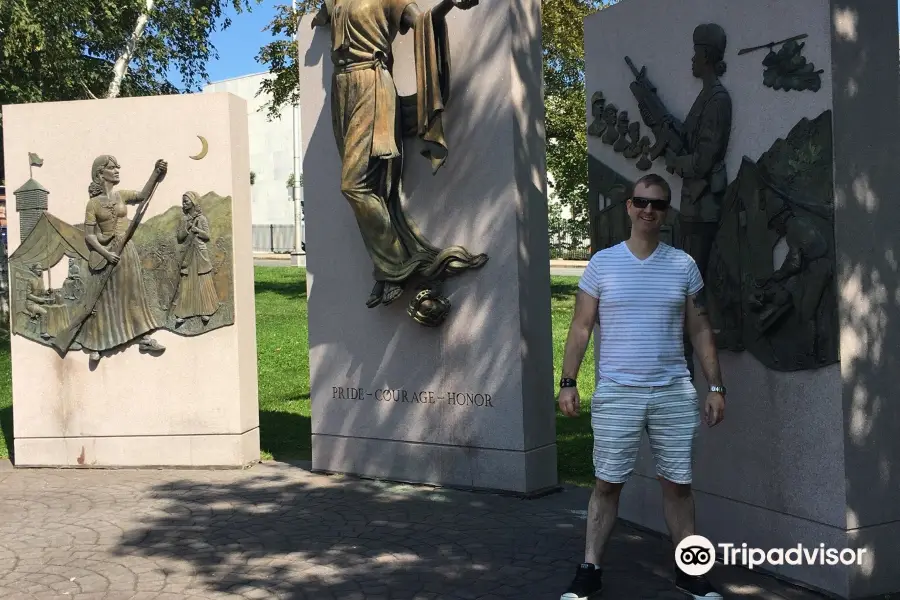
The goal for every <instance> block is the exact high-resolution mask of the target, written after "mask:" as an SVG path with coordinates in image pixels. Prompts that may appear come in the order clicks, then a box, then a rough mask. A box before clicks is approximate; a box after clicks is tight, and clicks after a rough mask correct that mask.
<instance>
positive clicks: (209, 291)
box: [175, 211, 219, 319]
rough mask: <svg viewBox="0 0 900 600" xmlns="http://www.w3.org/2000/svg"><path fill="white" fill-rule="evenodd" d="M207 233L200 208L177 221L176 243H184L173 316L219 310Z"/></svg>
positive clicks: (207, 229) (195, 315)
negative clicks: (192, 229)
mask: <svg viewBox="0 0 900 600" xmlns="http://www.w3.org/2000/svg"><path fill="white" fill-rule="evenodd" d="M191 225H193V226H194V227H195V228H197V229H199V230H200V231H201V232H202V236H201V235H200V234H196V233H188V228H189V227H190V226H191ZM209 234H210V229H209V220H208V219H207V218H206V217H205V216H204V215H203V214H202V213H200V212H199V211H198V212H197V213H195V214H189V215H185V216H184V217H183V218H182V219H181V222H179V224H178V231H177V233H176V236H177V239H178V243H179V244H185V249H184V255H183V256H182V257H181V283H180V285H179V286H178V296H177V297H176V299H175V316H176V317H178V318H179V319H189V318H191V317H208V316H210V315H212V314H214V313H215V312H216V311H217V310H218V309H219V296H218V294H217V293H216V286H215V283H214V282H213V266H212V261H211V260H210V258H209V248H207V246H206V240H208V239H209ZM204 238H205V239H204Z"/></svg>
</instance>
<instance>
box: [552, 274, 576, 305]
mask: <svg viewBox="0 0 900 600" xmlns="http://www.w3.org/2000/svg"><path fill="white" fill-rule="evenodd" d="M577 291H578V278H577V277H551V278H550V297H551V298H552V299H553V300H555V301H570V302H574V301H575V293H576V292H577Z"/></svg>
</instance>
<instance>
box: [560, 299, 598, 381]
mask: <svg viewBox="0 0 900 600" xmlns="http://www.w3.org/2000/svg"><path fill="white" fill-rule="evenodd" d="M598 303H599V301H598V300H597V298H594V297H593V296H591V295H590V294H588V293H587V292H585V291H584V290H578V293H577V295H576V296H575V312H574V314H573V315H572V323H571V324H570V325H569V335H568V336H567V337H566V349H565V354H563V364H562V376H563V377H568V378H570V379H578V371H579V370H580V369H581V361H582V360H584V353H585V352H586V351H587V345H588V342H589V341H590V340H591V332H592V331H593V330H594V323H596V322H597V306H598Z"/></svg>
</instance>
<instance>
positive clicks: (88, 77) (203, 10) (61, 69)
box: [0, 0, 260, 179]
mask: <svg viewBox="0 0 900 600" xmlns="http://www.w3.org/2000/svg"><path fill="white" fill-rule="evenodd" d="M259 1H260V0H65V1H64V2H60V1H58V0H0V104H18V103H27V102H52V101H59V100H79V99H86V98H97V97H103V96H106V97H116V96H119V95H122V96H147V95H156V94H175V93H179V92H181V91H196V90H199V88H200V85H201V84H202V83H204V82H205V81H206V80H207V79H208V75H207V72H206V64H207V61H208V60H209V59H210V58H214V57H216V56H217V53H216V49H215V47H214V46H213V45H212V44H211V43H210V41H209V38H210V34H211V33H212V32H214V31H216V30H218V29H220V28H222V29H224V28H226V27H228V26H229V25H230V23H231V21H230V19H229V18H228V17H227V16H225V10H226V9H227V8H229V7H231V8H233V9H234V11H235V12H236V13H241V12H242V11H243V10H250V8H251V2H253V3H258V2H259ZM173 71H175V72H177V73H178V74H179V75H180V76H181V79H182V86H181V88H179V86H176V85H175V84H174V83H172V82H171V81H169V79H168V75H169V73H171V72H173ZM0 128H2V119H0ZM0 138H2V130H0ZM2 170H3V161H2V144H0V179H2Z"/></svg>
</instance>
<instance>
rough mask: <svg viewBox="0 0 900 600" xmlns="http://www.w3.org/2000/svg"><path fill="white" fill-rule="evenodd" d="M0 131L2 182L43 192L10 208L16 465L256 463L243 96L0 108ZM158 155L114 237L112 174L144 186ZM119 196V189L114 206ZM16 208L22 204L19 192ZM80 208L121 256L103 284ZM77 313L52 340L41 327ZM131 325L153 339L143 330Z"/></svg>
mask: <svg viewBox="0 0 900 600" xmlns="http://www.w3.org/2000/svg"><path fill="white" fill-rule="evenodd" d="M3 142H4V150H5V155H4V156H5V160H6V178H7V182H8V184H9V187H10V189H23V188H24V189H25V190H26V191H27V190H28V189H30V188H33V189H40V190H44V192H47V191H49V194H47V196H48V201H47V206H46V209H44V210H41V211H40V212H39V214H37V215H24V216H23V215H22V211H20V214H19V215H16V214H15V213H14V212H13V211H12V210H11V211H10V218H9V273H10V282H11V285H10V289H11V312H12V329H13V335H12V336H11V350H12V394H13V426H14V437H15V456H14V463H15V465H16V466H28V467H31V466H47V467H65V466H75V467H171V466H184V467H241V466H243V465H247V464H249V463H252V462H256V461H258V460H259V443H260V442H259V409H258V403H257V365H256V321H255V316H256V315H255V308H254V295H253V294H254V293H253V259H252V253H251V248H252V244H251V220H250V201H249V200H250V184H249V174H250V166H249V152H248V132H247V109H246V103H245V102H244V100H242V99H240V98H238V97H236V96H232V95H230V94H202V95H201V94H197V95H173V96H162V97H149V98H121V99H113V100H85V101H79V102H53V103H42V104H27V105H13V106H4V107H3ZM29 153H33V154H34V156H32V157H31V159H30V157H29ZM29 159H30V160H29ZM160 159H161V160H163V161H165V162H166V163H167V168H166V172H165V176H164V178H162V179H161V180H157V186H156V187H155V189H153V192H152V196H151V197H150V200H149V203H147V204H146V212H144V214H143V218H142V220H141V221H140V225H139V226H138V227H137V228H136V229H135V231H134V235H133V237H131V238H130V241H129V242H128V246H126V248H125V250H122V249H120V248H118V247H117V246H114V245H113V244H119V242H118V241H117V240H118V239H120V238H113V237H112V236H111V235H107V234H109V232H110V231H117V232H119V234H123V233H124V232H125V231H126V230H127V229H128V227H129V225H128V224H129V223H130V222H131V221H130V220H131V219H134V217H135V215H136V211H137V210H139V209H140V206H139V204H140V198H135V197H134V196H133V195H132V194H129V192H127V190H131V191H138V192H139V191H141V190H143V189H145V185H146V184H147V182H148V176H150V180H151V181H152V180H153V177H154V176H153V175H151V173H155V165H156V164H157V161H158V160H160ZM29 162H31V164H32V167H31V171H30V172H29ZM26 182H27V183H28V184H30V185H26ZM89 187H90V190H89ZM42 193H43V192H42ZM116 194H118V198H119V199H121V200H123V201H125V200H129V199H130V200H134V203H132V204H131V205H130V206H128V209H127V210H128V212H127V215H128V217H127V218H128V219H129V220H128V221H126V220H124V217H123V216H122V215H121V214H120V213H119V212H118V210H119V209H118V208H117V206H119V205H117V204H116V197H117V196H116ZM10 204H12V202H10ZM135 204H138V206H135ZM186 207H187V208H186ZM20 208H22V209H23V211H29V210H32V208H30V205H29V204H28V203H27V202H26V203H23V204H22V205H21V206H20ZM32 216H34V217H35V218H31V217H32ZM88 219H90V221H88ZM86 222H87V223H90V222H96V223H97V227H98V228H100V229H101V232H100V234H99V235H98V239H99V240H102V241H100V243H101V244H109V245H108V246H106V248H107V250H109V251H110V252H114V253H117V254H118V255H119V262H118V263H117V264H116V265H115V267H114V268H113V269H112V270H111V271H109V273H111V275H110V276H109V279H108V280H105V282H104V281H103V280H102V277H103V276H104V275H103V273H105V272H106V271H102V270H100V268H101V266H102V265H97V264H95V261H97V260H98V258H99V256H98V255H96V254H92V253H91V251H90V248H91V246H90V245H89V244H88V240H87V236H86V233H89V231H88V226H86V225H85V223H86ZM23 223H24V224H25V225H26V226H27V228H28V229H27V231H26V230H22V229H21V228H22V225H23ZM90 227H91V230H93V229H94V228H93V226H92V225H91V226H90ZM189 227H190V228H191V231H188V228H189ZM129 248H130V249H131V250H129ZM103 268H106V269H107V271H108V265H107V267H103ZM95 269H96V270H95ZM35 271H37V273H38V274H36V273H35ZM97 290H100V291H99V292H97ZM95 292H96V293H98V294H99V295H97V296H95ZM92 299H94V300H96V304H92V302H93V300H92ZM90 307H93V310H94V312H93V314H91V313H90ZM41 309H43V312H42V310H41ZM86 315H90V316H86ZM82 317H84V319H83V320H82ZM79 323H80V324H81V326H80V329H78V330H77V331H78V334H77V335H76V336H75V337H74V342H73V344H72V345H71V346H64V347H67V348H68V352H67V353H65V354H63V353H62V352H61V351H60V350H58V349H57V348H55V347H54V346H53V344H54V341H57V342H58V340H60V339H64V337H65V335H66V331H67V330H68V329H69V328H70V327H76V326H78V325H79ZM145 335H148V336H149V337H150V338H152V339H153V340H154V341H155V342H156V345H155V346H148V345H147V344H143V345H142V344H141V341H142V339H143V338H144V337H145ZM121 340H127V341H126V342H125V343H123V344H118V341H121ZM117 344H118V345H117ZM160 347H162V348H164V350H162V349H161V348H160ZM92 351H97V352H98V353H99V360H97V358H98V357H97V356H92Z"/></svg>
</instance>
